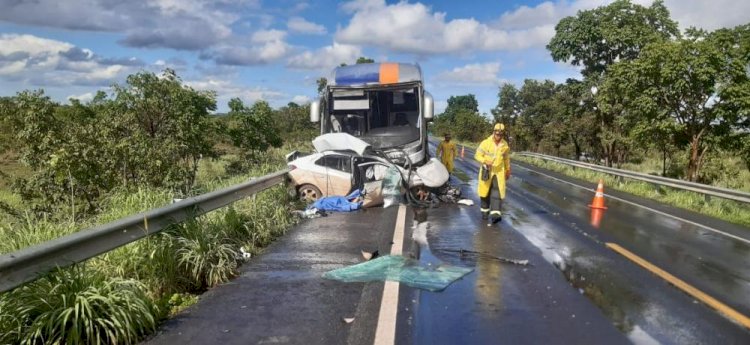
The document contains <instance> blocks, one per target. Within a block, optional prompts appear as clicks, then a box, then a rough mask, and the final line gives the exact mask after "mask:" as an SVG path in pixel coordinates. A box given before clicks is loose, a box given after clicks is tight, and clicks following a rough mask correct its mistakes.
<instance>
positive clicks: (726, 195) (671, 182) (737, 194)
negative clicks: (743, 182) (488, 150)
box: [515, 152, 750, 203]
mask: <svg viewBox="0 0 750 345" xmlns="http://www.w3.org/2000/svg"><path fill="white" fill-rule="evenodd" d="M515 154H517V155H520V156H528V157H535V158H541V159H545V160H550V161H554V162H558V163H562V164H567V165H571V166H575V167H579V168H584V169H589V170H594V171H599V172H603V173H606V174H610V175H615V176H621V177H625V178H629V179H634V180H639V181H644V182H648V183H653V184H658V185H663V186H668V187H672V188H677V189H682V190H688V191H691V192H696V193H701V194H705V195H710V196H715V197H719V198H723V199H728V200H734V201H738V202H744V203H750V193H747V192H743V191H739V190H733V189H727V188H721V187H714V186H709V185H705V184H700V183H695V182H688V181H683V180H677V179H672V178H667V177H661V176H654V175H648V174H642V173H637V172H633V171H628V170H622V169H615V168H609V167H605V166H601V165H596V164H591V163H584V162H579V161H575V160H572V159H565V158H560V157H554V156H548V155H544V154H540V153H533V152H516V153H515Z"/></svg>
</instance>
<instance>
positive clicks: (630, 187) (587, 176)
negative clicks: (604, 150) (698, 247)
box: [513, 155, 750, 227]
mask: <svg viewBox="0 0 750 345" xmlns="http://www.w3.org/2000/svg"><path fill="white" fill-rule="evenodd" d="M513 159H514V160H519V161H522V162H526V163H529V164H532V165H535V166H538V167H541V168H544V169H547V170H552V171H556V172H559V173H562V174H564V175H567V176H571V177H575V178H578V179H581V180H587V181H598V180H599V179H603V180H604V182H605V184H606V185H607V186H608V187H609V188H614V189H616V190H619V191H623V192H626V193H630V194H633V195H637V196H641V197H645V198H649V199H653V200H656V201H659V202H662V203H665V204H669V205H672V206H676V207H680V208H684V209H686V210H690V211H694V212H698V213H701V214H705V215H708V216H711V217H715V218H719V219H722V220H726V221H728V222H732V223H735V224H739V225H742V226H746V227H750V207H748V205H746V204H743V203H739V202H735V201H731V200H725V199H721V198H715V197H711V198H706V197H705V196H704V195H703V194H699V193H694V192H690V191H684V190H679V189H674V188H670V187H666V186H657V185H654V184H650V183H646V182H642V181H638V180H633V179H628V178H624V179H619V178H618V177H615V176H613V175H609V174H605V173H601V172H597V171H593V170H588V169H580V168H573V167H572V166H569V165H565V164H561V163H556V162H550V161H546V160H543V159H539V158H531V157H524V156H519V155H514V156H513Z"/></svg>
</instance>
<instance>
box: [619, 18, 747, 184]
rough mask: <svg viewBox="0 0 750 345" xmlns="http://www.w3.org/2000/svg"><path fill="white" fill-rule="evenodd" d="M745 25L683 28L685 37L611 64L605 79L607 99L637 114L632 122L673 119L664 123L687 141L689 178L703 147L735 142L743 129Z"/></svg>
mask: <svg viewBox="0 0 750 345" xmlns="http://www.w3.org/2000/svg"><path fill="white" fill-rule="evenodd" d="M749 28H750V26H743V27H738V28H736V29H734V30H733V31H728V30H721V31H719V32H717V33H714V34H707V33H706V32H703V31H698V30H689V31H688V37H686V38H685V39H681V40H677V41H672V42H655V43H652V44H650V45H648V46H647V47H646V48H645V49H644V50H643V51H642V52H641V55H640V56H639V58H637V59H635V60H632V61H627V62H623V63H621V64H618V65H617V66H615V68H613V69H612V75H611V77H610V78H609V80H608V82H607V84H606V88H605V90H607V92H605V95H606V96H607V97H608V98H607V99H612V98H614V95H620V96H619V97H620V98H621V101H622V104H623V105H624V106H625V107H627V108H629V109H631V112H636V113H638V114H639V117H638V118H636V119H634V120H633V122H636V123H638V122H647V123H652V124H653V123H669V122H670V121H672V122H675V123H676V125H675V126H669V127H666V129H667V130H669V131H674V132H673V133H674V136H675V138H676V140H677V142H678V144H679V143H682V146H687V147H688V151H689V155H688V164H687V167H686V169H685V176H686V178H687V179H688V180H690V181H697V180H698V178H699V173H700V169H701V167H702V165H703V163H704V161H705V158H706V154H707V153H708V152H709V151H711V150H714V149H716V148H717V147H720V146H724V147H729V146H732V144H735V146H736V142H737V141H741V140H742V138H741V136H742V133H746V132H745V131H746V130H747V129H748V120H747V119H748V116H750V96H748V95H750V78H749V77H748V72H747V66H748V63H750V55H748V54H746V51H743V49H746V48H744V46H743V44H744V43H742V42H741V41H740V40H742V39H743V37H748V35H749V31H748V30H749ZM732 37H734V38H735V39H731V38H732ZM740 129H741V130H742V132H741V133H740V134H736V133H734V131H737V130H740Z"/></svg>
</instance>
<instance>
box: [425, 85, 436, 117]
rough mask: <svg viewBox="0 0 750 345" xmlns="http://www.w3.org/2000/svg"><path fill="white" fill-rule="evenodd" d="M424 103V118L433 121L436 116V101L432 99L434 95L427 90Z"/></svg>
mask: <svg viewBox="0 0 750 345" xmlns="http://www.w3.org/2000/svg"><path fill="white" fill-rule="evenodd" d="M422 104H424V114H423V115H424V119H425V120H427V121H432V118H433V116H435V102H434V101H433V100H432V95H431V94H430V93H429V92H427V91H425V92H424V101H423V102H422Z"/></svg>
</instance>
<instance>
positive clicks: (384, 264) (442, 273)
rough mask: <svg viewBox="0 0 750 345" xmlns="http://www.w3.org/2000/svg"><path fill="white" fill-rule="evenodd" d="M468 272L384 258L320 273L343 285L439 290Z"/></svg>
mask: <svg viewBox="0 0 750 345" xmlns="http://www.w3.org/2000/svg"><path fill="white" fill-rule="evenodd" d="M471 271H473V269H471V268H465V267H457V266H449V265H441V266H437V267H426V266H424V265H421V264H420V263H419V261H417V260H414V259H407V258H405V257H403V256H400V255H386V256H381V257H379V258H377V259H373V260H370V261H366V262H363V263H361V264H357V265H353V266H348V267H344V268H339V269H337V270H333V271H328V272H326V273H324V274H323V278H326V279H332V280H338V281H342V282H346V283H353V282H371V281H385V280H390V281H397V282H400V283H403V284H406V285H408V286H411V287H415V288H419V289H424V290H428V291H442V290H444V289H445V288H446V287H448V285H450V284H451V283H453V282H454V281H456V280H458V279H459V278H461V277H463V276H465V275H467V274H469V273H470V272H471Z"/></svg>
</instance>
